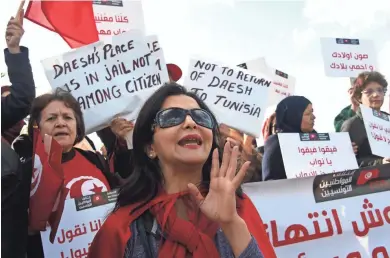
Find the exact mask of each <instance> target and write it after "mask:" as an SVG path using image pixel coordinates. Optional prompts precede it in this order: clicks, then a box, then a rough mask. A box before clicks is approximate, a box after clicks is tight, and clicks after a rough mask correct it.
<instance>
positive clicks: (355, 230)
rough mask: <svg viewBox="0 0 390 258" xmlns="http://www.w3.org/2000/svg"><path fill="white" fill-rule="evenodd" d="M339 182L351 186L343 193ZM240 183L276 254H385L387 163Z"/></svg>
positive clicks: (389, 217) (319, 257)
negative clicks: (370, 166) (253, 206)
mask: <svg viewBox="0 0 390 258" xmlns="http://www.w3.org/2000/svg"><path fill="white" fill-rule="evenodd" d="M343 187H347V188H350V187H351V188H352V191H350V192H348V193H345V192H344V191H343V190H342V189H343ZM243 189H244V192H245V193H247V194H248V195H249V197H250V198H251V199H252V201H253V203H254V204H255V206H256V208H257V209H258V211H259V213H260V215H261V217H262V219H263V222H264V224H265V227H266V229H267V233H268V236H269V239H270V241H271V243H272V244H273V246H274V247H275V251H276V254H277V257H280V258H293V257H300V258H304V257H306V258H311V257H315V258H329V257H332V258H333V257H337V258H352V257H354V258H363V257H372V258H376V257H378V258H379V257H389V255H390V234H389V232H390V198H389V194H390V165H382V166H378V167H372V168H364V169H357V170H350V171H346V172H338V173H333V174H326V175H319V176H316V177H306V178H299V179H288V180H276V181H267V182H260V183H250V184H245V185H244V186H243ZM324 247H329V248H324Z"/></svg>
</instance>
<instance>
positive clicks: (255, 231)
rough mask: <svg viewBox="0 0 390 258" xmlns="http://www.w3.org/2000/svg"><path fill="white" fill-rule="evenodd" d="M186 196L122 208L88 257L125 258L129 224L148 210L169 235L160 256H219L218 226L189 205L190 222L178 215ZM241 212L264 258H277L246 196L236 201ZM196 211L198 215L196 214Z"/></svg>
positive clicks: (109, 220)
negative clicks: (216, 235) (178, 206)
mask: <svg viewBox="0 0 390 258" xmlns="http://www.w3.org/2000/svg"><path fill="white" fill-rule="evenodd" d="M185 195H186V193H179V194H173V195H167V194H160V195H159V196H157V197H156V198H154V199H153V200H152V201H150V202H149V203H147V204H146V205H145V206H143V207H142V208H140V209H138V210H136V211H135V212H132V211H133V210H134V209H135V208H136V207H137V206H138V205H139V203H137V204H133V205H129V206H125V207H122V208H120V209H118V210H117V211H116V212H114V213H112V214H111V215H110V216H109V217H108V218H107V220H106V221H105V223H104V224H103V226H102V228H101V229H100V230H99V231H98V233H97V234H96V236H95V238H94V240H93V242H92V244H91V247H90V249H89V254H88V257H90V258H105V257H112V258H123V256H124V252H125V248H126V244H127V242H128V240H129V239H130V237H131V232H130V224H131V223H132V222H133V221H134V220H136V219H137V218H138V217H139V216H140V215H141V214H143V213H144V212H145V211H146V210H149V211H150V212H151V213H152V214H153V215H154V217H155V218H156V219H157V221H158V223H159V225H160V226H161V228H162V230H163V232H164V234H166V235H167V237H166V239H165V241H163V242H162V244H161V246H160V249H159V257H175V258H184V257H186V255H187V254H189V253H192V257H199V258H203V257H210V258H213V257H220V256H219V253H218V250H217V249H216V247H215V243H214V240H213V239H214V236H215V234H216V231H217V229H218V228H219V225H218V224H217V223H214V222H211V221H210V220H208V219H207V218H206V217H205V216H204V215H203V214H202V213H201V212H200V211H199V209H193V208H192V206H191V205H188V204H189V203H188V202H185V203H186V204H187V206H188V209H187V214H188V221H187V220H184V219H182V218H179V217H178V216H177V212H176V209H175V206H174V205H175V203H176V201H177V200H178V198H179V197H180V198H181V199H183V197H184V196H185ZM237 204H238V206H239V209H238V212H239V215H240V216H241V218H242V219H243V220H244V221H245V222H246V224H247V226H248V229H249V231H250V233H251V234H252V236H253V237H255V239H256V240H257V243H258V245H259V247H260V250H261V251H262V253H263V255H264V257H265V258H276V255H275V252H274V250H273V247H272V245H271V243H270V241H269V239H268V236H267V233H266V231H265V229H264V225H263V222H262V220H261V218H260V217H259V215H258V213H257V210H256V208H255V207H254V205H253V204H252V202H251V201H250V199H249V198H248V197H247V196H245V195H244V198H243V199H240V198H237ZM196 210H197V211H198V212H196Z"/></svg>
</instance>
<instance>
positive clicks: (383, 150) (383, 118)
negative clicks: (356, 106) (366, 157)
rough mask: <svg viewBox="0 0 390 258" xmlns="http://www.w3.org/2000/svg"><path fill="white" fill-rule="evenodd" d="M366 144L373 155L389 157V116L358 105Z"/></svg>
mask: <svg viewBox="0 0 390 258" xmlns="http://www.w3.org/2000/svg"><path fill="white" fill-rule="evenodd" d="M360 110H361V112H362V116H363V121H364V126H365V128H366V132H367V137H368V142H369V143H370V147H371V151H372V153H373V154H374V155H377V156H380V157H383V158H388V157H390V116H389V115H387V114H385V113H383V112H379V111H376V110H374V109H371V108H368V107H366V106H364V105H360Z"/></svg>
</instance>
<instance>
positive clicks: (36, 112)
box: [27, 88, 85, 145]
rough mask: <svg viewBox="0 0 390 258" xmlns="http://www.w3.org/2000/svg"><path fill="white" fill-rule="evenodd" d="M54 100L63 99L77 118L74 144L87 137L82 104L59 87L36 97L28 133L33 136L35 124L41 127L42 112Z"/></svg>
mask: <svg viewBox="0 0 390 258" xmlns="http://www.w3.org/2000/svg"><path fill="white" fill-rule="evenodd" d="M53 101H61V102H63V103H64V104H65V106H66V107H68V108H70V109H72V110H73V113H74V116H75V118H76V128H77V135H76V140H75V142H74V143H73V145H75V144H77V143H79V142H81V141H82V140H83V139H84V137H85V124H84V118H83V112H82V111H81V108H80V104H79V103H78V102H77V100H76V99H75V98H74V97H73V96H72V95H71V94H70V93H69V92H67V91H65V90H63V89H61V88H57V89H55V90H54V92H53V93H46V94H43V95H41V96H39V97H37V98H35V99H34V101H33V103H32V107H31V111H30V120H29V123H28V127H27V128H28V135H29V137H30V138H32V137H33V130H34V126H35V125H37V126H38V127H39V122H40V121H41V112H42V110H44V109H45V108H46V106H47V105H49V104H50V103H51V102H53Z"/></svg>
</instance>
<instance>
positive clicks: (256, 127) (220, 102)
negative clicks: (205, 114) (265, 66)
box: [184, 59, 271, 136]
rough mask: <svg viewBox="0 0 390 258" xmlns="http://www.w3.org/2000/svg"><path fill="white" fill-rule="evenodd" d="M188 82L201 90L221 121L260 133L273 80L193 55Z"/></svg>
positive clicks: (235, 127)
mask: <svg viewBox="0 0 390 258" xmlns="http://www.w3.org/2000/svg"><path fill="white" fill-rule="evenodd" d="M188 71H189V72H188V74H187V77H186V78H185V83H184V85H185V86H186V87H187V88H189V89H190V90H191V91H193V92H195V93H197V94H198V95H199V97H200V98H201V99H202V100H204V101H205V102H206V103H207V105H208V106H209V107H210V108H211V110H212V111H213V112H214V113H215V115H216V116H217V119H218V120H219V122H220V123H224V124H226V125H228V126H230V127H232V128H234V129H237V130H240V131H242V132H245V133H247V134H250V135H252V136H259V134H260V132H261V124H262V122H263V117H264V110H265V107H266V104H267V95H268V89H269V87H270V86H271V80H270V79H268V77H267V76H266V75H263V74H260V73H256V74H255V73H251V72H249V71H247V70H244V69H241V68H238V67H237V68H234V69H232V68H229V67H227V66H223V65H220V64H216V63H210V62H204V61H202V60H195V59H192V60H191V62H190V67H189V69H188Z"/></svg>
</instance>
